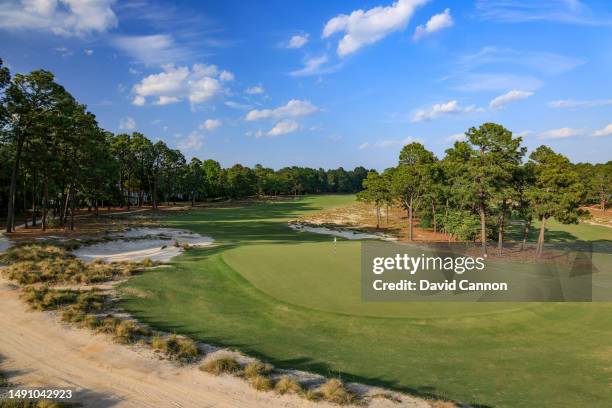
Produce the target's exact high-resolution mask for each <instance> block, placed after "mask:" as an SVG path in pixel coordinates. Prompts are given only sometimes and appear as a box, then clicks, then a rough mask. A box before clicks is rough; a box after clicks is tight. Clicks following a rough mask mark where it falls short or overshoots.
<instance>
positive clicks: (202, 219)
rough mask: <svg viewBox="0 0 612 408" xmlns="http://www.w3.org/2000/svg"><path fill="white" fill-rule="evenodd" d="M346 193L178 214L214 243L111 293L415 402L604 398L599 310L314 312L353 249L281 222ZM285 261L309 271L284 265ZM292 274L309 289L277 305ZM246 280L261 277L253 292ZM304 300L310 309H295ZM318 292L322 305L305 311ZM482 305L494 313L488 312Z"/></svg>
mask: <svg viewBox="0 0 612 408" xmlns="http://www.w3.org/2000/svg"><path fill="white" fill-rule="evenodd" d="M353 199H354V198H353V197H351V196H321V197H309V198H306V199H302V200H297V201H291V202H282V203H275V204H266V205H256V206H251V207H242V208H231V209H208V210H203V211H198V212H190V213H186V214H179V215H177V216H176V217H175V218H174V219H173V220H172V222H171V224H172V225H173V226H177V227H182V228H189V229H192V230H194V231H197V232H201V233H203V234H208V235H211V236H213V237H214V238H215V239H216V241H217V242H218V243H219V246H217V247H215V248H211V249H198V250H190V251H188V252H187V253H186V254H185V255H183V256H181V257H179V258H176V262H174V263H173V266H172V268H164V269H159V270H155V271H152V272H148V273H146V274H143V275H141V276H137V277H135V278H132V279H131V280H130V281H129V282H128V283H127V284H126V285H125V286H124V289H126V297H125V301H124V302H123V305H124V307H125V308H126V309H127V310H128V311H130V312H132V313H133V314H134V315H136V316H137V317H139V318H140V319H142V320H143V321H145V322H147V323H149V324H151V325H152V326H154V327H156V328H160V329H163V330H168V331H176V332H178V333H184V334H189V335H191V336H193V337H194V338H197V339H199V340H202V341H206V342H210V343H216V344H221V345H226V346H232V347H237V348H239V349H241V350H243V351H245V352H247V353H250V354H253V355H255V356H258V357H261V358H265V359H268V360H270V361H271V362H272V363H274V364H275V365H278V366H281V367H291V368H301V369H307V370H312V371H317V372H320V373H323V374H331V375H337V374H340V375H341V376H342V377H343V378H345V379H348V380H357V381H362V382H367V383H372V384H378V385H383V386H387V387H393V388H396V389H399V390H403V391H408V392H412V393H415V394H420V395H443V396H447V397H450V398H454V399H459V400H462V401H467V402H476V403H478V404H482V406H496V407H516V406H538V407H565V406H567V407H570V406H607V405H609V404H610V403H611V402H612V389H611V388H610V386H609V384H610V383H611V380H612V378H611V375H610V370H609V367H610V364H611V363H612V349H611V348H610V346H609V341H608V339H609V338H610V337H611V336H612V321H611V320H610V319H609V316H610V313H611V312H612V304H608V303H592V304H591V303H588V304H577V303H572V304H553V303H548V304H537V305H527V307H525V306H526V305H525V304H521V305H514V306H516V310H510V309H508V308H507V307H505V306H499V305H492V304H461V305H459V306H458V305H457V304H454V305H453V304H448V303H421V304H418V305H417V306H415V305H414V304H399V305H398V304H396V305H395V306H393V307H395V308H400V309H402V313H404V312H406V313H407V314H406V315H405V316H407V317H403V318H401V317H393V318H388V317H365V316H358V315H348V314H338V313H330V312H325V311H321V310H319V309H329V308H330V307H331V308H333V305H334V302H335V304H336V306H337V308H341V306H346V302H347V298H346V296H350V295H347V293H351V291H352V290H354V288H355V285H356V283H355V282H354V281H353V279H348V276H350V275H347V276H343V275H342V272H343V271H346V268H347V265H348V266H349V267H350V265H351V263H354V262H355V259H354V257H353V256H352V255H351V254H352V253H354V252H355V248H357V245H358V243H354V242H344V241H343V242H338V245H337V249H336V251H337V252H336V257H329V256H328V255H327V254H329V241H330V238H329V237H326V236H321V235H315V234H307V233H299V234H298V233H295V232H293V231H291V230H290V229H289V228H287V226H286V221H287V220H288V219H291V218H294V217H297V216H299V215H301V214H304V213H305V212H307V211H314V210H320V209H324V208H328V207H331V206H337V205H342V204H344V203H348V202H350V201H352V200H353ZM573 227H581V228H582V227H583V226H582V225H580V226H573ZM551 228H552V227H551ZM589 231H590V230H589ZM570 233H572V234H578V235H580V234H581V232H579V231H572V230H570ZM578 235H576V236H578ZM595 239H604V238H602V237H599V238H595ZM271 254H272V256H271ZM279 254H280V255H279ZM225 258H227V260H226V259H225ZM330 259H331V261H330ZM326 260H327V261H326ZM289 261H291V262H289ZM326 262H331V263H326ZM230 264H231V265H232V266H233V267H231V266H230ZM287 264H294V265H303V264H305V265H312V266H313V267H312V268H309V269H310V270H298V271H287ZM261 265H266V266H265V268H262V266H261ZM234 268H236V269H234ZM324 268H325V269H326V270H327V272H328V273H329V274H331V276H332V277H334V280H333V281H335V279H336V277H337V278H338V280H339V282H340V283H341V284H340V287H338V286H330V284H329V282H331V280H329V279H328V280H323V282H325V284H322V285H318V284H316V282H317V280H319V282H320V281H321V279H322V277H323V274H324V273H325V270H324ZM329 268H331V269H329ZM292 273H293V275H292ZM295 273H298V274H299V275H301V274H303V273H310V274H311V275H312V281H310V280H308V279H302V282H310V283H309V284H310V287H309V288H306V289H303V290H301V291H300V293H297V294H295V296H293V298H292V300H293V301H291V302H286V301H283V300H280V299H282V297H281V296H280V295H281V294H283V293H285V292H286V291H289V290H293V291H295V290H296V289H295V288H296V286H293V285H291V284H290V282H289V283H288V281H289V280H291V278H295V276H296V275H295ZM249 274H250V277H249ZM254 274H257V275H259V274H261V275H262V276H257V277H258V279H261V281H254V282H255V285H254V284H253V283H252V282H251V279H252V278H253V276H255V275H254ZM247 277H249V280H247ZM275 277H276V278H277V279H276V280H275ZM262 282H263V283H262ZM266 282H267V283H266ZM343 285H344V286H343ZM351 285H352V286H351ZM258 287H260V288H262V289H263V290H260V289H259V288H258ZM343 287H346V288H348V289H347V291H346V292H344V291H343V289H342V288H343ZM351 287H352V288H353V289H350V288H351ZM271 288H273V289H274V290H273V289H271ZM128 289H129V290H128ZM264 290H265V292H264ZM274 291H276V292H274ZM313 291H314V292H313ZM276 295H279V296H276ZM309 296H311V297H312V298H313V299H314V301H312V302H310V303H304V302H303V301H304V299H307V298H308V297H309ZM317 298H319V299H320V303H321V304H322V305H324V304H325V307H324V308H321V307H319V308H317V307H314V305H315V304H316V302H317ZM296 299H298V300H299V299H302V301H296ZM313 302H314V303H313ZM299 304H301V306H300V305H299ZM305 305H306V306H307V305H311V306H312V307H305ZM330 305H331V306H330ZM461 307H466V308H467V309H466V310H461V309H460V308H461ZM495 307H501V309H499V310H497V311H499V313H494V312H495V311H496V310H495V309H494V308H495ZM408 308H410V310H408ZM457 308H459V309H457ZM491 308H493V309H491ZM332 310H333V309H332ZM350 311H351V310H350V309H349V310H345V312H350ZM379 313H381V314H384V313H388V310H385V311H384V313H383V312H381V311H379ZM393 313H397V310H396V311H394V312H393ZM479 313H487V314H483V315H479ZM432 316H437V317H436V318H432Z"/></svg>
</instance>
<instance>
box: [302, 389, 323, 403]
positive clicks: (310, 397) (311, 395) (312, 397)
mask: <svg viewBox="0 0 612 408" xmlns="http://www.w3.org/2000/svg"><path fill="white" fill-rule="evenodd" d="M302 398H304V399H305V400H306V401H318V400H320V399H321V393H320V392H317V391H314V390H305V391H304V392H303V393H302Z"/></svg>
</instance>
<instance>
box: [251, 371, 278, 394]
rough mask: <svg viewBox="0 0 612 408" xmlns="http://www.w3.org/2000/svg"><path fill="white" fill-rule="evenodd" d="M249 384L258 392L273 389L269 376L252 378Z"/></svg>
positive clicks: (258, 375)
mask: <svg viewBox="0 0 612 408" xmlns="http://www.w3.org/2000/svg"><path fill="white" fill-rule="evenodd" d="M249 384H251V387H253V388H254V389H256V390H257V391H270V390H271V389H272V387H273V384H272V380H271V379H270V377H268V376H267V375H260V374H257V375H255V376H253V377H251V378H250V380H249Z"/></svg>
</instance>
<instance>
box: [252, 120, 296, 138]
mask: <svg viewBox="0 0 612 408" xmlns="http://www.w3.org/2000/svg"><path fill="white" fill-rule="evenodd" d="M299 128H300V125H299V124H298V123H297V122H296V121H295V120H293V119H283V120H281V121H279V122H278V123H277V124H276V125H274V127H273V128H272V129H270V130H269V131H268V133H266V135H267V136H271V137H276V136H282V135H286V134H288V133H292V132H295V131H296V130H298V129H299ZM259 134H260V133H259Z"/></svg>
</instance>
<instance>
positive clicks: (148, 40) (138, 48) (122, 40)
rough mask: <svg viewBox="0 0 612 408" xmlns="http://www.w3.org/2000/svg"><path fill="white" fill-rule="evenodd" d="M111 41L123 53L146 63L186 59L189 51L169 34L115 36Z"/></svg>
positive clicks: (157, 63)
mask: <svg viewBox="0 0 612 408" xmlns="http://www.w3.org/2000/svg"><path fill="white" fill-rule="evenodd" d="M112 43H113V44H114V45H115V46H116V47H117V48H119V49H120V50H121V51H123V52H124V53H125V54H127V55H129V56H131V57H132V58H135V59H136V60H138V61H140V62H142V63H143V64H146V65H162V64H168V63H174V62H176V61H181V60H185V59H187V57H189V56H190V55H191V51H189V50H188V49H187V48H185V47H182V46H180V45H178V44H176V42H175V41H174V38H173V37H172V36H171V35H169V34H152V35H133V36H116V37H114V38H113V39H112Z"/></svg>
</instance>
